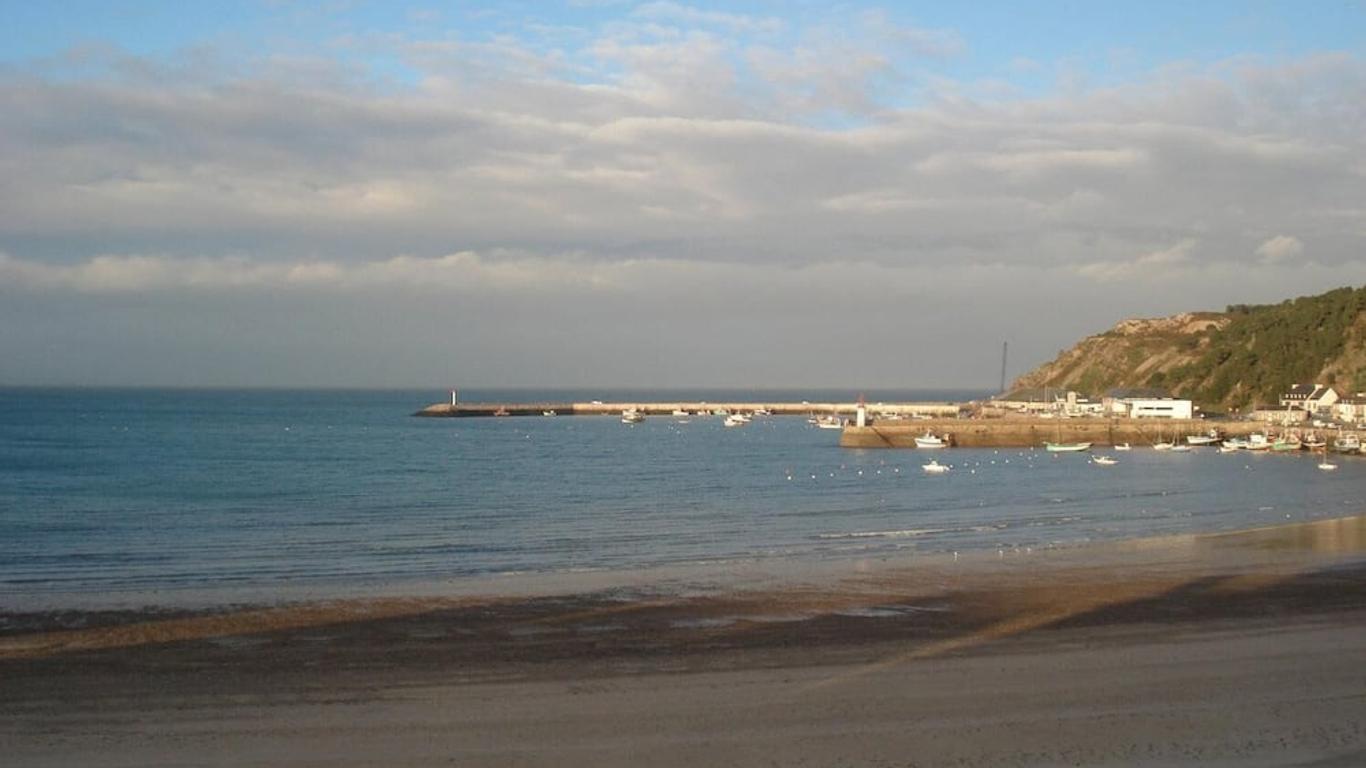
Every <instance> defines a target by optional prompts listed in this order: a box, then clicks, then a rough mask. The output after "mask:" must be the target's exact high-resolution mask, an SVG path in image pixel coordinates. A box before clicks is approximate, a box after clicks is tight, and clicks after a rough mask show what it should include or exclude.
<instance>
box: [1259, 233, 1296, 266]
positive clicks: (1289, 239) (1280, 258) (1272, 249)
mask: <svg viewBox="0 0 1366 768" xmlns="http://www.w3.org/2000/svg"><path fill="white" fill-rule="evenodd" d="M1303 253H1304V243H1302V242H1300V239H1299V238H1298V237H1294V236H1293V235H1276V236H1275V237H1273V238H1271V239H1269V240H1266V241H1265V242H1263V243H1262V244H1261V245H1259V246H1257V255H1258V256H1260V257H1261V258H1262V261H1263V262H1265V263H1267V264H1279V263H1281V262H1285V261H1290V260H1293V259H1296V258H1298V257H1299V256H1300V255H1301V254H1303Z"/></svg>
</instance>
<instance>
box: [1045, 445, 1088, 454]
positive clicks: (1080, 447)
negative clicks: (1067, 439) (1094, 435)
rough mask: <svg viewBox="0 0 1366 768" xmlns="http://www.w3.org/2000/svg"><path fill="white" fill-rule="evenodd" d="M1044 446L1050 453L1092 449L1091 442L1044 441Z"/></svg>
mask: <svg viewBox="0 0 1366 768" xmlns="http://www.w3.org/2000/svg"><path fill="white" fill-rule="evenodd" d="M1043 447H1044V450H1046V451H1048V452H1049V453H1079V452H1081V451H1089V450H1091V444H1090V443H1044V444H1043Z"/></svg>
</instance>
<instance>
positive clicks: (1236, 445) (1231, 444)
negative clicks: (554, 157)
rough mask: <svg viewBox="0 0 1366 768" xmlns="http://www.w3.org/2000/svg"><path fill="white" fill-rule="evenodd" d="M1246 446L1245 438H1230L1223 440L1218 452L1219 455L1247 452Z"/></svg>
mask: <svg viewBox="0 0 1366 768" xmlns="http://www.w3.org/2000/svg"><path fill="white" fill-rule="evenodd" d="M1247 445H1248V443H1247V438H1245V437H1230V438H1229V439H1227V440H1225V441H1224V442H1223V443H1221V444H1220V448H1219V450H1220V452H1221V453H1232V452H1233V451H1245V450H1247Z"/></svg>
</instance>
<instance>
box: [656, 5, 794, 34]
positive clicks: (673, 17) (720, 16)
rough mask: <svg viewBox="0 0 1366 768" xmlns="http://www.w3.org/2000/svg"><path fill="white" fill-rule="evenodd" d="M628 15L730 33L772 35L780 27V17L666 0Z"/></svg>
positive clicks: (780, 28) (781, 27) (779, 30)
mask: <svg viewBox="0 0 1366 768" xmlns="http://www.w3.org/2000/svg"><path fill="white" fill-rule="evenodd" d="M632 15H634V16H638V17H640V18H645V19H656V20H659V21H666V22H676V23H680V24H687V25H700V26H706V27H720V28H722V29H724V30H726V31H728V32H732V33H761V34H776V33H778V32H781V31H782V29H783V22H782V20H781V19H778V18H775V17H772V16H764V17H759V16H746V15H742V14H735V13H725V12H722V11H709V10H704V9H701V8H696V7H693V6H690V5H682V4H680V3H673V2H667V1H665V2H650V3H644V4H642V5H639V6H636V8H635V10H634V11H633V12H632Z"/></svg>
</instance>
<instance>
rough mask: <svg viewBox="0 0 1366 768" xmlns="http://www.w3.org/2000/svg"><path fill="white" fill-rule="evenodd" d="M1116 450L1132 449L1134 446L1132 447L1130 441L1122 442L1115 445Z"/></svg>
mask: <svg viewBox="0 0 1366 768" xmlns="http://www.w3.org/2000/svg"><path fill="white" fill-rule="evenodd" d="M1115 450H1116V451H1131V450H1133V448H1132V447H1130V446H1129V444H1128V443H1120V444H1118V445H1116V446H1115Z"/></svg>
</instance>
